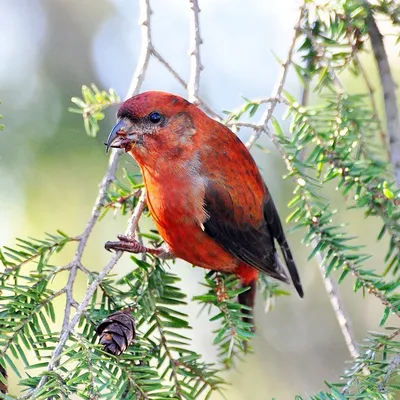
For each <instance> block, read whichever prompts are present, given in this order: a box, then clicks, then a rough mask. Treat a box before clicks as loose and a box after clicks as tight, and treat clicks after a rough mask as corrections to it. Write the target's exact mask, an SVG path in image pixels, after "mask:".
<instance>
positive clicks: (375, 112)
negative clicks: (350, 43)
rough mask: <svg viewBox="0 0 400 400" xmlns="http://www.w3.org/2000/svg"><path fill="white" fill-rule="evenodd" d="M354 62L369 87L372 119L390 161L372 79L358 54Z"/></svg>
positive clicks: (354, 55) (355, 55)
mask: <svg viewBox="0 0 400 400" xmlns="http://www.w3.org/2000/svg"><path fill="white" fill-rule="evenodd" d="M353 60H354V64H355V65H356V67H357V70H358V71H359V72H361V76H362V77H363V79H364V82H365V84H366V85H367V89H368V95H369V98H370V101H371V108H372V118H373V119H374V121H376V123H377V127H378V130H379V135H380V138H381V141H382V146H383V149H384V151H385V153H386V156H387V159H390V151H389V147H388V144H387V140H386V136H385V131H384V129H383V126H382V122H381V119H380V118H379V113H378V105H377V104H376V100H375V89H374V87H373V85H372V83H371V79H370V78H369V76H368V74H367V72H366V71H365V68H364V66H363V64H362V63H361V61H360V59H359V58H358V55H357V53H354V54H353Z"/></svg>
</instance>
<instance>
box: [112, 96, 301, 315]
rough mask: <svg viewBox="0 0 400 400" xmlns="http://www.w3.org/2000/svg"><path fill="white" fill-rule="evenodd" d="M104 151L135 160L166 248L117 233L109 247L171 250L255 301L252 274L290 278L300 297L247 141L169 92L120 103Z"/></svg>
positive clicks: (249, 303) (290, 258)
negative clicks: (231, 278) (229, 277)
mask: <svg viewBox="0 0 400 400" xmlns="http://www.w3.org/2000/svg"><path fill="white" fill-rule="evenodd" d="M117 118H118V122H117V124H116V125H115V126H114V128H113V129H112V131H111V133H110V135H109V137H108V141H107V150H108V149H109V148H110V147H115V148H123V149H125V151H126V152H127V153H129V154H130V155H131V156H132V157H133V158H134V159H135V160H136V161H137V163H138V164H139V167H140V169H141V172H142V175H143V180H144V185H145V188H146V192H147V205H148V208H149V210H150V213H151V215H152V217H153V220H154V222H155V224H156V226H157V229H158V232H159V233H160V235H161V237H162V238H163V239H164V241H165V242H166V244H167V246H168V248H167V249H151V248H147V247H144V246H143V245H142V244H140V243H139V242H137V241H136V240H135V239H133V238H130V237H126V236H119V239H120V241H118V242H107V243H106V248H107V249H108V250H110V249H114V250H122V251H129V252H132V253H142V252H150V253H152V254H156V255H159V256H166V255H169V254H173V255H174V256H176V257H178V258H181V259H183V260H186V261H188V262H189V263H192V264H194V265H197V266H199V267H203V268H206V269H211V270H215V271H220V272H224V273H234V274H236V275H237V276H238V277H239V278H240V280H241V282H242V284H243V285H245V286H250V289H249V290H248V291H246V292H244V293H242V294H241V295H240V296H239V301H240V302H241V303H242V304H245V305H247V306H249V307H252V306H253V304H254V296H255V288H256V281H257V277H258V273H259V272H261V273H265V274H267V275H269V276H271V277H273V278H276V279H278V280H280V281H284V282H288V277H287V274H286V272H285V270H284V268H283V266H282V264H281V262H280V260H279V258H278V255H277V252H276V242H277V243H278V244H279V246H280V248H281V251H282V254H283V258H284V260H285V264H286V266H287V268H288V271H289V274H290V277H291V280H292V282H293V284H294V287H295V288H296V290H297V292H298V294H299V295H300V297H303V289H302V287H301V283H300V278H299V275H298V272H297V269H296V265H295V263H294V261H293V256H292V253H291V251H290V248H289V245H288V243H287V241H286V238H285V234H284V232H283V229H282V225H281V221H280V219H279V216H278V213H277V210H276V207H275V205H274V202H273V200H272V198H271V195H270V193H269V191H268V189H267V187H266V185H265V183H264V181H263V179H262V177H261V175H260V173H259V171H258V168H257V166H256V164H255V162H254V160H253V158H252V157H251V155H250V153H249V151H248V150H247V148H246V146H245V145H244V144H243V143H242V142H241V141H240V139H239V138H238V137H237V136H236V135H235V134H234V133H233V132H232V131H231V130H229V129H228V128H227V127H226V126H224V125H222V124H220V123H219V122H217V121H215V120H213V119H211V118H209V117H208V116H207V115H206V114H205V113H204V112H202V111H201V110H200V109H199V108H198V107H197V106H195V105H194V104H192V103H190V102H188V101H187V100H185V99H183V98H181V97H179V96H175V95H173V94H170V93H163V92H145V93H142V94H139V95H137V96H134V97H132V98H130V99H128V100H126V101H125V102H124V103H123V104H122V106H121V108H120V109H119V111H118V114H117Z"/></svg>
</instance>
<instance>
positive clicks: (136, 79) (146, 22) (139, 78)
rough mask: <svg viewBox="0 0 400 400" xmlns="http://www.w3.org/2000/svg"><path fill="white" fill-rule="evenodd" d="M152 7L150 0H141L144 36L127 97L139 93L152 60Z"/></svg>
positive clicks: (142, 31)
mask: <svg viewBox="0 0 400 400" xmlns="http://www.w3.org/2000/svg"><path fill="white" fill-rule="evenodd" d="M150 16H151V9H150V4H149V0H141V1H140V32H141V36H142V46H141V50H140V57H139V61H138V64H137V66H136V70H135V73H134V75H133V77H132V81H131V83H130V85H129V89H128V94H127V98H129V97H131V96H134V95H136V94H138V93H139V91H140V88H141V87H142V84H143V81H144V78H145V75H146V70H147V65H148V64H149V61H150V56H151V53H152V51H153V43H152V41H151V27H150Z"/></svg>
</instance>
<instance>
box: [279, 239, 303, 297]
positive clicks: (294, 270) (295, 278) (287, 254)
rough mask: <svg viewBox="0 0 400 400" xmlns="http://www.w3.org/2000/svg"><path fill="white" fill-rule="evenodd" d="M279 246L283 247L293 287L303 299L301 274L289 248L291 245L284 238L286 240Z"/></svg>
mask: <svg viewBox="0 0 400 400" xmlns="http://www.w3.org/2000/svg"><path fill="white" fill-rule="evenodd" d="M279 245H280V246H281V250H282V254H283V258H284V259H285V263H286V265H287V267H288V270H289V274H290V277H291V278H292V282H293V285H294V287H295V289H296V291H297V293H298V294H299V296H300V297H301V298H303V296H304V292H303V288H302V286H301V282H300V276H299V273H298V272H297V268H296V264H295V263H294V260H293V256H292V252H291V251H290V248H289V245H288V243H287V241H286V239H285V238H284V240H283V241H282V242H281V243H279ZM277 258H278V256H277Z"/></svg>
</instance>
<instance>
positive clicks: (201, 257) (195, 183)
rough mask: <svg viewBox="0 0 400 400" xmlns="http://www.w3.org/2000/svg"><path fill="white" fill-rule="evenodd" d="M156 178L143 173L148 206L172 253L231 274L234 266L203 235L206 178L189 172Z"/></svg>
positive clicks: (157, 176)
mask: <svg viewBox="0 0 400 400" xmlns="http://www.w3.org/2000/svg"><path fill="white" fill-rule="evenodd" d="M167 172H168V171H164V172H163V174H162V176H161V174H157V175H155V174H154V173H150V172H149V171H146V170H145V169H142V173H143V179H144V183H145V186H146V191H147V204H148V207H149V210H150V213H151V215H152V217H153V220H154V223H155V224H156V226H157V229H158V232H159V233H160V235H161V237H162V238H163V239H164V240H165V242H166V243H167V244H168V246H169V248H170V249H171V250H172V252H173V253H174V254H175V255H176V256H177V257H179V258H182V259H184V260H186V261H188V262H190V263H192V264H195V265H198V266H202V267H204V268H219V269H220V270H221V269H224V268H225V269H226V271H230V270H233V269H234V268H235V267H236V264H237V262H236V261H235V259H234V258H233V257H232V256H231V255H230V254H229V253H227V252H226V251H225V250H223V249H222V248H221V247H220V246H219V245H218V244H217V243H216V242H215V241H214V240H213V239H212V238H211V237H209V236H208V235H207V234H206V233H205V232H204V231H203V223H204V222H205V221H206V219H207V217H208V215H207V213H206V211H205V210H204V194H205V185H206V178H203V177H201V176H199V175H196V174H193V171H190V170H175V171H174V173H167Z"/></svg>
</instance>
